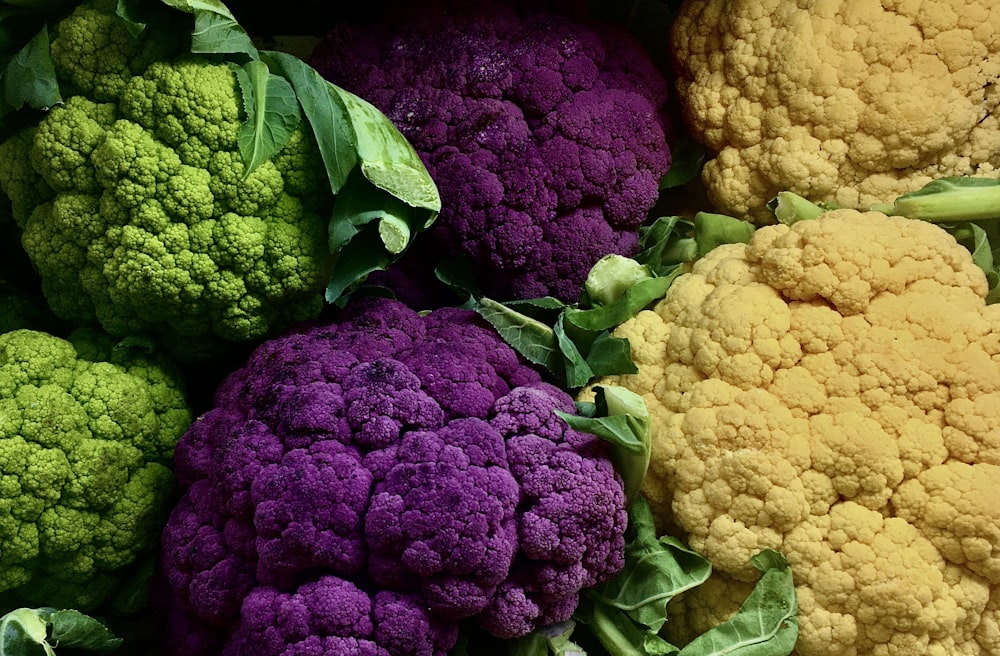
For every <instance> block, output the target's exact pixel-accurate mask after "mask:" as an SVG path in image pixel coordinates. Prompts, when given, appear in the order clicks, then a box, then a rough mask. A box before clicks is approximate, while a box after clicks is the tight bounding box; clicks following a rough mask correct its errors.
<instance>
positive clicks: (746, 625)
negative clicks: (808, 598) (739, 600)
mask: <svg viewBox="0 0 1000 656" xmlns="http://www.w3.org/2000/svg"><path fill="white" fill-rule="evenodd" d="M751 562H752V563H753V565H754V567H756V568H757V569H758V570H760V571H761V572H762V574H761V577H760V580H758V581H757V584H756V585H755V586H754V588H753V590H752V591H751V592H750V595H749V596H748V597H747V598H746V600H745V601H744V602H743V605H741V606H740V609H739V610H738V611H737V612H736V614H735V615H734V616H733V617H731V618H730V619H729V620H727V621H726V622H723V623H722V624H720V625H719V626H717V627H715V628H713V629H710V630H709V631H707V632H706V633H703V634H702V635H700V636H698V637H697V638H695V639H694V640H692V641H691V642H689V643H688V644H687V645H685V646H684V648H683V649H682V650H681V651H680V656H723V655H725V656H786V655H787V654H790V653H791V652H792V650H793V649H794V648H795V641H796V640H797V639H798V627H799V625H798V619H797V614H798V603H797V601H796V597H795V585H794V583H793V581H792V569H791V566H789V564H788V561H786V560H785V559H784V557H782V556H781V554H779V553H778V552H776V551H772V550H770V549H766V550H764V551H762V552H760V553H759V554H757V555H756V556H754V557H753V558H752V559H751Z"/></svg>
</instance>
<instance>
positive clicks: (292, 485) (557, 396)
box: [162, 298, 625, 656]
mask: <svg viewBox="0 0 1000 656" xmlns="http://www.w3.org/2000/svg"><path fill="white" fill-rule="evenodd" d="M400 332H405V334H406V339H389V336H391V335H397V334H399V333H400ZM355 349H356V350H357V351H358V353H355ZM556 410H560V411H564V412H574V411H575V406H574V403H573V400H572V398H570V397H569V395H567V394H566V393H564V392H562V391H560V390H559V389H557V388H556V387H554V386H552V385H550V384H548V383H546V382H543V381H542V379H541V377H540V375H539V373H538V372H537V371H536V370H535V369H533V368H531V367H530V366H528V365H527V364H526V363H525V362H524V361H523V360H521V359H520V358H519V357H518V356H517V354H516V353H515V352H514V351H513V350H512V349H510V347H508V346H507V345H506V344H504V343H503V341H502V340H501V339H500V337H499V336H498V335H497V334H496V333H495V332H494V331H493V330H492V329H491V328H490V327H489V326H488V324H486V323H485V322H483V321H482V319H481V318H479V317H478V315H476V314H475V313H474V312H472V311H470V310H463V309H457V308H444V309H439V310H435V311H433V312H430V313H429V314H426V315H423V316H421V315H419V314H418V313H416V312H414V311H412V310H409V309H408V308H406V306H405V305H403V304H402V303H401V302H399V301H395V300H389V299H384V298H382V299H369V300H355V301H353V302H352V304H351V305H350V306H349V307H348V308H347V309H346V310H345V311H343V312H341V314H340V315H339V317H338V320H337V321H336V322H330V323H317V324H314V325H311V326H309V327H306V328H303V329H301V330H297V331H295V332H293V333H289V334H287V335H285V336H282V337H279V338H276V339H273V340H271V341H269V342H267V343H265V344H263V345H261V346H260V347H259V348H258V349H257V350H256V351H255V352H254V353H253V354H252V355H251V357H250V359H249V360H248V362H247V363H246V365H245V366H244V367H243V368H241V369H239V370H237V371H235V372H233V373H232V374H231V376H230V377H229V378H228V379H227V380H226V381H225V382H224V383H223V384H222V385H221V386H220V388H219V390H218V393H217V394H216V396H215V406H214V407H213V408H212V409H210V410H208V411H207V412H206V413H204V414H203V415H202V416H201V417H200V418H199V419H198V420H197V421H196V422H195V423H194V424H193V425H192V427H191V429H190V430H189V431H188V433H187V434H186V435H185V436H184V437H183V438H182V439H181V440H180V442H179V444H178V446H177V450H176V461H177V463H178V471H179V480H180V486H181V492H182V495H181V497H180V499H179V501H178V503H177V505H176V507H175V509H174V511H173V513H172V515H171V517H170V518H169V520H168V522H167V525H166V527H165V529H164V531H163V558H162V560H163V569H164V572H163V579H164V581H165V582H166V584H167V586H168V587H169V590H170V595H169V596H170V598H171V600H170V612H171V615H172V617H171V622H172V625H173V626H174V627H175V630H177V631H179V632H180V634H181V635H183V636H185V638H184V640H183V641H181V642H179V643H178V644H177V645H175V646H174V651H175V653H177V654H181V653H183V654H185V655H187V656H209V655H211V656H219V655H220V654H221V655H222V656H251V655H252V656H293V655H294V656H310V655H312V654H317V655H318V654H324V655H325V654H358V655H359V656H368V655H378V656H411V655H420V656H423V655H426V656H443V655H444V654H445V653H447V652H448V650H449V649H451V647H453V646H454V644H455V641H456V640H457V635H458V625H459V622H460V621H466V620H467V621H471V622H477V623H479V624H480V625H482V626H483V627H485V628H486V629H487V630H490V631H494V632H495V633H496V635H498V636H501V637H513V636H518V635H524V634H525V633H527V632H530V631H532V630H534V629H536V628H540V627H542V626H545V625H547V624H549V623H553V622H559V621H562V620H564V619H566V618H567V617H569V614H571V613H572V612H573V610H574V609H575V608H576V605H577V603H578V600H579V595H580V592H581V591H582V590H583V589H584V588H587V587H590V586H593V585H596V584H598V583H600V582H602V581H605V580H607V579H608V578H610V577H611V576H613V575H614V574H615V573H616V572H617V571H618V569H620V567H621V565H622V556H623V552H624V541H623V540H624V538H623V536H624V531H625V499H624V493H623V490H622V485H621V481H620V479H619V478H618V477H617V476H616V474H615V472H614V469H613V467H612V465H611V462H610V460H609V459H608V457H607V454H606V452H605V449H604V446H603V443H602V442H600V441H598V440H597V439H596V438H593V437H592V436H588V435H584V434H581V433H578V432H576V431H574V430H572V429H570V428H569V427H568V426H567V425H566V423H565V422H564V421H563V420H562V419H561V418H559V417H558V416H557V415H556V414H555V411H556Z"/></svg>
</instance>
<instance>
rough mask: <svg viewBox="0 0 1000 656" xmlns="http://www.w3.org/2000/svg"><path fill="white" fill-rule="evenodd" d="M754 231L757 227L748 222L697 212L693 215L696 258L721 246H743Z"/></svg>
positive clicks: (723, 215)
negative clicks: (696, 247) (696, 249)
mask: <svg viewBox="0 0 1000 656" xmlns="http://www.w3.org/2000/svg"><path fill="white" fill-rule="evenodd" d="M756 230H757V227H756V226H755V225H754V224H752V223H750V222H749V221H742V220H740V219H735V218H733V217H731V216H726V215H725V214H712V213H710V212H698V213H697V214H695V215H694V240H695V243H696V244H697V245H698V257H704V256H705V255H706V254H708V253H709V252H711V251H712V250H714V249H715V248H716V247H718V246H721V245H723V244H745V243H747V242H748V241H750V238H751V237H753V233H754V232H755V231H756Z"/></svg>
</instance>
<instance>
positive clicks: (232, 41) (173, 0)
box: [162, 0, 260, 59]
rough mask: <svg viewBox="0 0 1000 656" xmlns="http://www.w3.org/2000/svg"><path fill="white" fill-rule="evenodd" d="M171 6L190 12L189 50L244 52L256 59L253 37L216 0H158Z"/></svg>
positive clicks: (219, 52)
mask: <svg viewBox="0 0 1000 656" xmlns="http://www.w3.org/2000/svg"><path fill="white" fill-rule="evenodd" d="M162 2H164V3H165V4H167V5H170V6H171V7H173V8H174V9H179V10H181V11H183V12H186V13H189V14H194V31H193V32H192V33H191V52H197V53H206V54H244V55H248V56H249V57H250V58H251V59H259V58H260V53H259V52H258V51H257V47H256V46H254V44H253V40H252V39H251V38H250V35H249V34H247V32H246V30H244V29H243V27H242V26H241V25H240V24H239V22H238V21H237V20H236V17H235V16H233V13H232V12H231V11H230V10H229V8H228V7H227V6H226V5H225V4H223V3H222V2H220V1H219V0H162Z"/></svg>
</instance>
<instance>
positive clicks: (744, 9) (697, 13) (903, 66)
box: [670, 0, 1000, 223]
mask: <svg viewBox="0 0 1000 656" xmlns="http://www.w3.org/2000/svg"><path fill="white" fill-rule="evenodd" d="M670 45H671V52H672V54H673V56H674V58H675V61H676V69H677V76H678V80H677V84H678V96H679V99H680V102H681V104H682V106H683V109H684V113H685V118H686V121H687V123H688V125H689V128H690V130H691V132H692V134H693V135H694V137H695V138H696V139H697V140H699V141H701V142H702V143H704V144H705V145H706V146H707V147H708V148H709V149H710V150H712V151H713V152H714V156H713V157H712V158H710V160H709V161H708V162H707V163H706V165H705V167H704V170H703V180H704V182H705V185H706V187H707V192H708V196H709V199H710V200H711V201H712V202H713V203H714V204H715V205H716V206H717V207H718V208H719V210H720V211H722V212H724V213H728V214H733V215H736V216H740V217H746V218H750V219H751V220H753V221H755V222H757V223H771V222H773V217H772V216H771V215H770V214H769V213H768V212H767V211H766V209H765V207H764V205H765V203H766V202H767V201H768V200H770V199H771V198H773V197H774V195H775V194H776V193H777V192H778V191H781V190H790V191H794V192H796V193H799V194H801V195H803V196H806V197H808V198H810V199H812V200H814V201H824V202H829V203H834V204H836V205H838V206H840V207H851V208H856V209H868V208H869V207H870V206H871V204H872V203H874V202H877V201H878V200H880V199H881V198H890V197H896V196H898V195H900V194H903V193H905V192H908V191H912V190H915V189H917V188H919V187H921V186H923V185H924V184H926V183H927V182H929V181H930V180H931V179H933V178H938V177H943V176H949V175H978V176H992V177H996V176H997V175H998V170H997V169H998V168H1000V123H998V116H997V114H996V109H997V106H998V104H1000V94H998V93H997V81H998V77H1000V4H998V3H996V2H990V1H988V0H973V1H971V2H968V1H965V0H943V1H935V2H931V1H922V2H921V1H916V2H896V1H894V2H879V0H851V2H818V1H816V0H798V1H796V2H788V1H786V0H688V2H686V3H684V5H683V7H682V8H681V10H680V12H679V15H678V17H677V20H676V22H675V24H674V28H673V31H672V33H671V40H670Z"/></svg>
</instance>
